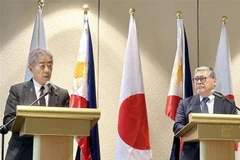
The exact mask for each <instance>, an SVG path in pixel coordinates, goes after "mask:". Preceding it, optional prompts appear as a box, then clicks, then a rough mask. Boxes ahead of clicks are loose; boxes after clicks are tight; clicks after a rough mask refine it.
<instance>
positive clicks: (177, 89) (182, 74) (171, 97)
mask: <svg viewBox="0 0 240 160" xmlns="http://www.w3.org/2000/svg"><path fill="white" fill-rule="evenodd" d="M192 95H193V89H192V78H191V70H190V64H189V55H188V44H187V37H186V32H185V28H184V25H183V21H182V19H177V51H176V56H175V60H174V64H173V70H172V76H171V82H170V88H169V92H168V97H167V103H166V110H165V114H166V115H167V116H168V117H169V118H171V119H172V120H175V116H176V112H177V108H178V104H179V102H180V100H181V99H184V98H187V97H190V96H192ZM179 152H180V139H179V138H178V137H174V140H173V146H172V151H171V157H170V159H171V160H178V159H179Z"/></svg>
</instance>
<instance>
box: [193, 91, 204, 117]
mask: <svg viewBox="0 0 240 160" xmlns="http://www.w3.org/2000/svg"><path fill="white" fill-rule="evenodd" d="M191 106H192V112H193V113H201V112H202V111H201V107H200V98H199V95H194V96H193V98H192V101H191Z"/></svg>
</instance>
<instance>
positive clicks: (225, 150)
mask: <svg viewBox="0 0 240 160" xmlns="http://www.w3.org/2000/svg"><path fill="white" fill-rule="evenodd" d="M175 136H176V137H182V140H183V141H184V142H185V141H189V142H196V141H199V142H200V160H234V159H235V148H234V144H235V142H237V141H239V140H240V115H232V114H202V113H191V114H189V123H188V124H187V125H186V126H185V127H184V128H182V129H181V130H180V131H179V132H178V133H176V134H175Z"/></svg>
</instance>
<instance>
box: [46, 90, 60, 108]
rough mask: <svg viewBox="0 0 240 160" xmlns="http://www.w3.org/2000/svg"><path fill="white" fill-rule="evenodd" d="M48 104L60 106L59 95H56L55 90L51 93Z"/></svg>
mask: <svg viewBox="0 0 240 160" xmlns="http://www.w3.org/2000/svg"><path fill="white" fill-rule="evenodd" d="M48 106H50V107H55V106H58V96H57V95H55V94H54V93H53V92H50V93H49V100H48Z"/></svg>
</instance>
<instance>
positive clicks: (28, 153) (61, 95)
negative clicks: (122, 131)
mask: <svg viewBox="0 0 240 160" xmlns="http://www.w3.org/2000/svg"><path fill="white" fill-rule="evenodd" d="M28 64H29V66H28V68H29V70H30V71H31V73H32V74H33V78H32V79H31V80H30V81H27V82H24V83H20V84H16V85H13V86H11V88H10V91H9V96H8V99H7V102H6V106H5V112H4V119H3V123H4V124H6V123H7V122H9V121H10V120H11V119H12V118H14V117H15V116H16V106H17V105H30V104H31V103H33V102H34V101H35V100H36V99H37V98H39V97H40V94H41V93H40V92H41V88H44V87H42V86H45V87H47V86H46V82H48V81H50V79H51V75H52V66H53V56H52V54H51V53H50V52H49V51H48V50H45V49H40V48H37V49H34V50H33V51H31V52H30V53H29V58H28ZM48 89H49V94H47V96H45V97H43V98H42V99H41V101H42V100H43V101H44V104H43V103H42V104H40V103H39V101H38V102H36V103H35V104H33V105H35V106H38V105H46V106H57V107H68V105H69V94H68V91H67V90H65V89H62V88H60V87H58V86H55V85H54V87H52V88H48ZM45 90H46V89H45ZM29 107H30V106H29ZM12 126H13V122H12V123H10V125H8V126H7V130H8V131H9V130H11V128H12ZM32 156H33V137H32V136H22V137H19V133H18V132H13V133H12V136H11V139H10V141H9V146H8V149H7V155H6V160H32V159H33V157H32Z"/></svg>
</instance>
